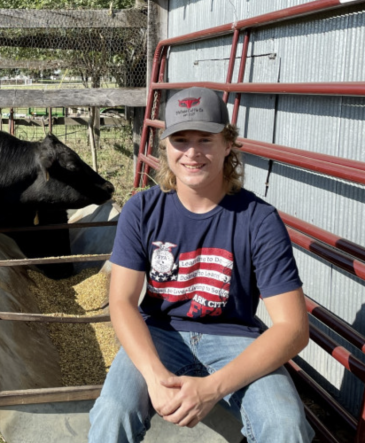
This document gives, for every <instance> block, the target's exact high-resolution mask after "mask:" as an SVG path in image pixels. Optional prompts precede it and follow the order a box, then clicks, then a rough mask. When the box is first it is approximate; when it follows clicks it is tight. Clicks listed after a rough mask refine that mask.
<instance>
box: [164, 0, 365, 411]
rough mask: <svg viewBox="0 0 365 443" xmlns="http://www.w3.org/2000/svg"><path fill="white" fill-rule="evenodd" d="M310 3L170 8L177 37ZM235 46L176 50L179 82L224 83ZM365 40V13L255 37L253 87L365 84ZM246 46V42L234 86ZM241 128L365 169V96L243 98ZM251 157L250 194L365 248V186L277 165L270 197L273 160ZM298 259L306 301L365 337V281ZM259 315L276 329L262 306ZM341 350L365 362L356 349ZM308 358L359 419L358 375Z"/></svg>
mask: <svg viewBox="0 0 365 443" xmlns="http://www.w3.org/2000/svg"><path fill="white" fill-rule="evenodd" d="M304 3H307V1H306V0H276V1H275V2H270V1H266V0H265V1H264V0H256V1H245V2H243V1H241V0H229V1H225V2H219V1H217V0H200V1H194V0H170V2H169V37H174V36H178V35H183V34H186V33H188V32H193V31H198V30H201V29H206V28H210V27H213V26H217V25H221V24H224V23H229V22H234V21H235V20H241V19H244V18H248V17H253V16H256V15H260V14H264V13H267V12H271V11H273V10H279V9H283V8H286V7H291V6H296V5H299V4H304ZM231 41H232V37H231V36H229V37H220V38H217V39H211V40H208V41H204V42H198V43H194V44H191V45H185V46H182V47H178V48H173V49H172V51H171V54H170V57H169V61H168V78H169V81H170V82H173V81H193V80H196V81H204V80H206V81H218V82H224V81H225V79H226V72H227V66H228V58H229V55H230V49H231ZM364 41H365V6H364V5H357V6H348V7H346V8H343V9H341V10H333V11H330V12H327V13H322V14H316V15H315V16H313V17H303V18H302V19H300V20H292V21H290V22H287V23H281V24H274V25H270V26H267V27H265V28H262V29H259V30H254V31H253V32H252V34H251V39H250V44H249V49H248V60H247V66H246V73H245V78H244V81H245V82H281V83H284V82H288V83H289V82H322V81H323V82H332V81H333V82H334V81H365V51H364V48H363V42H364ZM241 48H242V37H241V38H240V43H239V49H238V51H237V59H236V65H235V70H234V76H233V82H235V81H236V76H237V72H238V66H239V62H240V53H241ZM233 95H234V94H232V95H231V97H230V98H229V109H230V111H232V103H233V99H234V97H233ZM238 127H239V128H240V134H241V135H242V136H245V137H248V138H253V139H258V140H262V141H268V142H274V143H278V144H282V145H287V146H291V147H295V148H299V149H307V150H310V151H314V152H321V153H326V154H331V155H337V156H341V157H346V158H351V159H355V160H360V161H363V162H364V161H365V145H364V140H365V99H364V98H354V97H320V96H307V97H304V96H289V95H281V96H269V95H259V94H255V95H242V98H241V106H240V111H239V116H238ZM244 158H245V163H246V171H245V175H246V177H245V187H246V188H248V189H250V190H253V191H254V192H255V193H256V194H257V195H259V196H260V197H262V198H264V199H265V200H266V201H268V202H270V203H272V204H274V205H275V206H276V207H277V208H278V209H279V210H282V211H284V212H287V213H289V214H291V215H294V216H296V217H298V218H301V219H303V220H305V221H307V222H310V223H313V224H314V225H317V226H319V227H321V228H323V229H327V230H329V231H331V232H333V233H335V234H337V235H340V236H343V237H344V238H347V239H349V240H352V241H354V242H356V243H358V244H361V245H363V246H365V229H364V222H363V220H364V219H365V204H364V202H365V187H363V186H358V185H356V184H351V183H349V182H344V181H341V180H337V179H333V178H330V177H326V176H323V175H319V174H316V173H313V172H309V171H304V170H300V169H298V168H294V167H290V166H288V165H283V164H280V163H278V162H274V164H273V168H272V171H271V174H270V175H269V186H268V188H267V190H266V186H265V183H266V180H267V178H268V164H269V162H268V160H267V159H263V158H260V157H256V156H253V155H245V156H244ZM266 191H267V195H266V196H265V192H266ZM294 253H295V256H296V260H297V263H298V266H299V269H300V274H301V278H302V280H303V282H304V290H305V292H306V294H307V295H308V296H310V297H311V298H313V299H314V300H316V301H317V303H319V304H321V305H323V306H325V307H327V308H329V309H330V310H332V311H333V312H335V313H336V314H337V315H338V316H339V317H341V318H343V319H344V320H345V321H347V322H348V323H349V324H351V325H353V326H354V327H355V329H357V330H358V331H359V332H361V333H363V334H365V307H364V306H365V304H364V303H365V283H364V282H363V281H361V280H359V279H357V278H356V277H353V276H351V275H350V274H348V273H346V272H343V271H341V270H339V269H338V268H336V267H335V266H333V265H331V264H329V263H327V262H325V261H324V260H322V259H320V258H318V257H316V256H315V255H313V254H312V253H309V252H307V251H304V250H303V249H301V248H299V247H296V246H295V247H294ZM259 315H260V316H261V317H262V318H263V319H264V321H265V322H268V321H269V319H268V318H267V314H265V310H264V309H262V307H260V309H259ZM314 322H315V323H316V324H318V323H319V322H317V321H314ZM319 326H320V327H323V326H321V325H319ZM341 344H343V345H344V346H345V347H346V348H347V349H349V350H351V352H354V353H355V354H356V355H357V357H358V358H360V359H362V360H363V361H365V359H364V356H363V355H362V354H361V353H360V352H358V351H356V350H354V349H353V347H351V346H350V345H349V344H348V343H345V342H344V341H341ZM300 358H301V359H303V361H301V362H300V363H301V364H303V365H304V366H305V367H306V368H307V369H308V370H309V372H311V374H312V375H313V376H314V378H315V379H317V380H318V381H319V382H320V383H322V384H323V386H324V387H325V388H326V389H329V390H330V391H331V392H332V393H334V394H335V395H336V396H337V397H338V399H339V400H340V401H341V402H342V403H343V404H345V405H347V406H350V408H351V410H352V412H353V413H354V414H356V413H357V411H358V408H359V404H360V401H361V395H362V388H361V383H359V382H357V381H356V378H355V377H353V376H351V374H348V373H347V371H346V370H345V369H344V368H343V367H342V366H341V365H340V364H338V363H336V362H335V361H334V360H333V359H332V358H331V357H330V356H328V355H327V354H326V353H325V352H324V351H322V350H321V349H320V348H319V347H318V346H317V345H315V344H314V343H311V344H310V345H309V346H308V347H307V348H306V349H305V350H304V351H303V352H302V353H301V355H300Z"/></svg>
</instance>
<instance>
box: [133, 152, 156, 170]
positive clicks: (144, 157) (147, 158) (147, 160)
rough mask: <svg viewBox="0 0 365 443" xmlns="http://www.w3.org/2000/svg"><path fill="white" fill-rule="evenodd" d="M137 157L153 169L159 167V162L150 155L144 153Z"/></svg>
mask: <svg viewBox="0 0 365 443" xmlns="http://www.w3.org/2000/svg"><path fill="white" fill-rule="evenodd" d="M138 158H139V159H141V160H142V161H143V162H144V163H146V165H149V166H151V167H152V168H153V169H159V164H158V162H156V161H155V158H156V157H153V156H152V155H148V156H147V155H144V154H139V155H138Z"/></svg>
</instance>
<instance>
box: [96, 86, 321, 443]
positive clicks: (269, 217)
mask: <svg viewBox="0 0 365 443" xmlns="http://www.w3.org/2000/svg"><path fill="white" fill-rule="evenodd" d="M236 137H237V130H236V129H235V128H234V127H233V126H231V125H230V124H229V116H228V111H227V107H226V105H225V103H224V102H223V100H222V99H221V98H220V97H219V96H218V95H217V94H216V93H215V92H214V91H211V90H209V89H205V88H195V87H194V88H190V89H186V90H182V91H180V92H178V93H177V94H175V95H174V96H173V97H171V98H170V99H169V101H168V103H167V107H166V130H165V131H164V132H163V134H162V136H161V139H163V140H165V144H164V145H163V146H162V147H161V148H160V164H161V169H160V172H159V182H160V187H154V188H152V189H150V190H148V191H145V192H140V193H138V194H137V195H135V196H134V197H133V198H132V199H130V200H129V201H128V202H127V204H126V205H125V206H124V208H123V211H122V213H121V216H120V219H119V224H118V230H117V236H116V239H115V244H114V249H113V254H112V258H111V261H112V263H113V269H112V276H111V285H110V314H111V319H112V323H113V326H114V329H115V331H116V334H117V336H118V338H119V340H120V342H121V345H122V348H121V350H120V351H119V353H118V355H117V357H116V358H115V360H114V362H113V364H112V366H111V368H110V371H109V373H108V376H107V378H106V382H105V384H104V387H103V390H102V393H101V396H100V397H99V398H98V400H97V401H96V403H95V406H94V408H93V409H92V411H91V413H90V419H91V423H92V426H91V430H90V434H89V437H90V439H89V443H100V442H103V443H117V442H118V443H127V442H140V441H141V440H142V439H143V436H144V434H145V432H146V431H147V430H148V428H149V426H150V424H149V423H150V417H151V416H152V415H153V413H154V411H156V412H157V413H158V414H159V415H160V416H162V417H163V418H164V419H165V420H166V421H168V422H171V423H175V424H176V425H178V426H187V427H194V426H195V425H196V424H197V423H199V422H200V421H201V420H202V419H203V418H204V417H205V416H206V414H208V412H209V411H210V410H211V409H212V408H213V406H214V405H215V404H216V403H217V402H219V401H223V402H224V403H225V405H226V407H228V408H229V409H230V410H231V411H232V413H233V414H234V415H235V416H236V417H237V418H239V419H240V420H241V421H242V424H243V427H242V434H244V435H245V436H246V438H247V440H248V442H250V443H252V442H260V443H274V442H275V443H276V442H277V443H279V442H280V443H300V442H310V441H312V437H313V431H312V429H311V428H310V426H309V425H308V423H307V422H306V419H305V417H304V413H303V407H302V404H301V401H300V399H299V397H298V395H297V393H296V390H295V388H294V387H293V384H292V382H291V380H290V377H289V375H288V374H287V372H286V371H285V369H284V368H283V367H282V365H283V364H284V363H285V362H287V361H288V360H289V359H290V358H292V357H293V356H295V355H296V354H297V353H298V352H299V351H300V350H301V349H303V348H304V347H305V346H306V344H307V342H308V320H307V313H306V309H305V305H304V298H303V293H302V290H301V281H300V279H299V276H298V272H297V268H296V265H295V261H294V258H293V255H292V248H291V243H290V240H289V237H288V234H287V232H286V229H285V227H284V225H283V223H282V222H281V220H280V218H279V216H278V214H277V212H276V210H275V209H274V208H273V207H272V206H270V205H268V204H267V203H265V202H264V201H262V200H260V199H259V198H257V197H256V196H255V195H254V194H253V193H251V192H248V191H246V190H244V189H242V188H241V180H240V174H241V172H242V165H240V161H239V153H237V152H236V151H235V146H237V145H236V143H235V140H236ZM145 276H147V290H146V294H145V297H144V299H143V301H142V303H141V305H140V308H138V301H139V296H140V293H141V290H142V287H143V283H144V279H145ZM260 294H261V296H262V298H263V300H264V303H265V306H266V308H267V310H268V312H269V315H270V317H271V319H272V323H273V324H272V326H271V327H270V328H268V329H266V330H265V331H262V329H261V327H260V323H259V322H258V320H257V319H256V318H255V312H256V308H257V305H258V301H259V296H260Z"/></svg>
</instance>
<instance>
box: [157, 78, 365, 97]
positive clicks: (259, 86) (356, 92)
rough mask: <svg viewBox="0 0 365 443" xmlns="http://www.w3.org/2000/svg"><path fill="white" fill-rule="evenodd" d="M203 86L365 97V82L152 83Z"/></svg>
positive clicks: (248, 91) (249, 91) (170, 86)
mask: <svg viewBox="0 0 365 443" xmlns="http://www.w3.org/2000/svg"><path fill="white" fill-rule="evenodd" d="M192 86H201V87H205V88H209V89H214V90H215V91H226V92H242V93H245V94H297V95H303V94H305V95H331V96H332V95H335V96H336V95H339V96H348V97H356V96H364V95H365V82H327V83H231V84H227V83H217V82H178V83H151V87H152V88H153V89H185V88H190V87H192Z"/></svg>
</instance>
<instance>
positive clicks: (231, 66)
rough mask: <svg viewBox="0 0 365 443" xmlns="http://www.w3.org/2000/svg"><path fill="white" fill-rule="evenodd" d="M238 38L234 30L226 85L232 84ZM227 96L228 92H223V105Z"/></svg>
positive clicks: (237, 33)
mask: <svg viewBox="0 0 365 443" xmlns="http://www.w3.org/2000/svg"><path fill="white" fill-rule="evenodd" d="M239 37H240V31H239V30H238V29H235V30H234V33H233V39H232V46H231V55H230V56H229V63H228V70H227V78H226V83H231V82H232V76H233V69H234V64H235V61H236V53H237V45H238V39H239ZM228 96H229V94H228V92H225V93H224V94H223V101H224V103H227V102H228Z"/></svg>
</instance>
